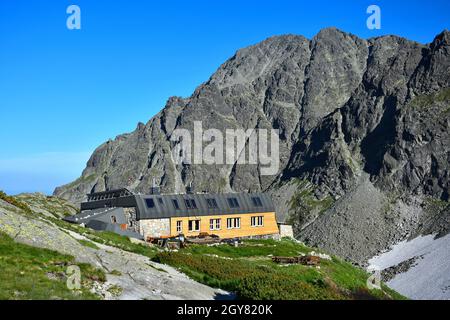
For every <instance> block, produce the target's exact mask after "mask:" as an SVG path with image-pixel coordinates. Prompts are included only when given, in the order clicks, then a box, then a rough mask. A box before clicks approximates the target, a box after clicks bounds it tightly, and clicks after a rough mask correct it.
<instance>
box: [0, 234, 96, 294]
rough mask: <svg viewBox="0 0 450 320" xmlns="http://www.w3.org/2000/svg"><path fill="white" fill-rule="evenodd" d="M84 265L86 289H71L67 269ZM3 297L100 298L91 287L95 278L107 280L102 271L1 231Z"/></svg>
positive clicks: (1, 283)
mask: <svg viewBox="0 0 450 320" xmlns="http://www.w3.org/2000/svg"><path fill="white" fill-rule="evenodd" d="M70 265H77V266H79V267H80V270H81V274H82V279H81V280H82V289H81V290H80V291H71V290H69V289H68V288H67V285H66V281H67V278H66V274H65V272H66V270H67V267H68V266H70ZM0 270H1V271H2V272H0V300H6V299H15V300H47V299H70V300H76V299H98V298H99V297H97V296H96V295H94V294H92V293H91V292H90V291H89V288H90V286H91V284H92V282H93V281H105V275H104V273H103V272H102V271H99V270H97V269H94V268H93V267H92V266H90V265H87V264H79V263H75V262H74V258H73V257H71V256H67V255H62V254H60V253H58V252H55V251H51V250H46V249H40V248H35V247H32V246H28V245H24V244H19V243H16V242H14V240H13V239H11V238H10V237H9V236H7V235H5V234H3V233H0Z"/></svg>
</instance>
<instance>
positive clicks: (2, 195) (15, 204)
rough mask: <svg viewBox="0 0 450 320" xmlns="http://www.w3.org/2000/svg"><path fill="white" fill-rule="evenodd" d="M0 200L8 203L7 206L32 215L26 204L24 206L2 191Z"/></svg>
mask: <svg viewBox="0 0 450 320" xmlns="http://www.w3.org/2000/svg"><path fill="white" fill-rule="evenodd" d="M0 199H2V200H3V201H5V202H8V203H9V204H11V205H13V206H15V207H17V208H19V209H21V210H22V211H24V212H25V213H28V214H31V213H32V211H31V209H30V207H29V206H28V205H27V204H25V203H23V202H22V201H20V200H18V199H17V198H16V197H13V196H8V195H7V194H6V193H4V192H3V191H0Z"/></svg>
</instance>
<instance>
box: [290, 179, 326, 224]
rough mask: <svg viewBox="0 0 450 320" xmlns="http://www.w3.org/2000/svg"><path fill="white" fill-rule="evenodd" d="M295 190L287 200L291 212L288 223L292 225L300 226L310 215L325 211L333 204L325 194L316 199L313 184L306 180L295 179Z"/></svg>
mask: <svg viewBox="0 0 450 320" xmlns="http://www.w3.org/2000/svg"><path fill="white" fill-rule="evenodd" d="M294 183H295V184H296V187H297V191H296V192H295V194H294V195H293V196H292V198H291V200H290V201H289V206H290V211H291V212H292V214H291V216H290V219H289V221H288V222H289V223H291V224H293V225H294V226H298V225H299V226H300V227H301V226H302V225H303V224H304V223H306V222H308V221H309V220H310V219H311V218H312V217H314V216H317V215H320V214H322V213H324V212H325V211H327V210H328V209H329V208H331V206H332V205H333V204H334V199H333V198H332V197H330V196H326V197H325V198H324V199H320V200H319V199H317V198H316V197H315V196H314V188H315V187H314V185H313V184H312V183H309V182H308V181H306V180H300V179H297V180H296V181H295V182H294Z"/></svg>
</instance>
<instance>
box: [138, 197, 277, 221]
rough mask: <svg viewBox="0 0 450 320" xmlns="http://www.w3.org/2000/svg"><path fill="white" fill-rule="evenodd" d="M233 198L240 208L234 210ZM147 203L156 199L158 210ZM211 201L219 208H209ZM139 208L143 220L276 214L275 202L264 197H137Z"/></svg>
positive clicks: (155, 205)
mask: <svg viewBox="0 0 450 320" xmlns="http://www.w3.org/2000/svg"><path fill="white" fill-rule="evenodd" d="M233 198H234V199H236V200H237V202H238V205H239V206H238V207H231V206H230V203H229V201H228V199H233ZM252 198H258V199H259V200H260V205H256V204H255V203H254V202H253V200H252ZM146 199H152V200H153V203H154V207H152V208H150V207H149V206H148V205H147V203H146ZM186 199H189V200H191V199H192V200H194V201H195V205H196V208H188V207H187V206H186V203H185V200H186ZM207 199H214V200H215V202H216V203H217V208H211V207H209V206H208V202H207ZM173 200H176V201H177V202H178V206H179V209H176V208H175V206H174V203H173ZM136 204H137V207H138V209H139V210H138V211H139V212H138V214H139V220H141V219H155V218H171V217H196V216H209V215H225V214H246V213H264V212H275V206H274V204H273V202H272V199H271V198H270V197H269V196H268V195H267V194H264V193H228V194H173V195H168V194H165V195H137V196H136Z"/></svg>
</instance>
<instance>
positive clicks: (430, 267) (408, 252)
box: [368, 234, 450, 300]
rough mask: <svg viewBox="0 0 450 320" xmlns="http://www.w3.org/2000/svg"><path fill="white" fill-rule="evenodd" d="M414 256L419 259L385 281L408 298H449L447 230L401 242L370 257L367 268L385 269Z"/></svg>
mask: <svg viewBox="0 0 450 320" xmlns="http://www.w3.org/2000/svg"><path fill="white" fill-rule="evenodd" d="M414 257H422V259H418V260H417V261H416V263H415V265H413V266H412V267H411V268H410V269H409V270H408V271H406V272H404V273H400V274H397V275H396V276H395V277H394V278H393V279H392V280H391V281H389V282H388V283H387V285H388V286H390V287H391V288H393V289H394V290H396V291H398V292H399V293H401V294H403V295H404V296H406V297H408V298H411V299H418V300H422V299H430V300H450V234H449V235H446V236H444V237H442V238H438V239H435V236H434V235H428V236H419V237H417V238H415V239H413V240H411V241H403V242H400V243H398V244H396V245H394V246H393V247H392V248H391V249H390V250H389V251H387V252H385V253H382V254H380V255H379V256H376V257H373V258H372V259H370V260H369V264H370V266H369V268H368V269H369V270H375V269H378V270H384V269H386V268H389V267H393V266H396V265H398V264H400V263H402V262H404V261H407V260H409V259H412V258H414Z"/></svg>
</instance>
